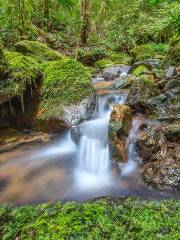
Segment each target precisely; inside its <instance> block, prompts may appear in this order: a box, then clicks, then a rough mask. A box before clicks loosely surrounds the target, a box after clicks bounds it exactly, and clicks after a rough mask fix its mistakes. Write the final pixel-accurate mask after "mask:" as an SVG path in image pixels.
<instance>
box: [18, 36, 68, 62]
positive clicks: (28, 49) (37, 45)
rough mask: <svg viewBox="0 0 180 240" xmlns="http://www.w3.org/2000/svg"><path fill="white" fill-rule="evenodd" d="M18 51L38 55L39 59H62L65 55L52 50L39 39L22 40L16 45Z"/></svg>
mask: <svg viewBox="0 0 180 240" xmlns="http://www.w3.org/2000/svg"><path fill="white" fill-rule="evenodd" d="M14 48H15V49H16V51H17V52H19V53H22V54H25V55H27V54H30V55H33V56H35V57H36V59H37V60H39V61H44V60H45V61H46V60H49V61H50V60H60V59H62V57H63V55H62V54H61V53H59V52H57V51H55V50H52V49H51V48H49V47H48V46H47V45H45V44H43V43H41V42H38V41H28V40H24V41H20V42H17V43H16V44H15V45H14Z"/></svg>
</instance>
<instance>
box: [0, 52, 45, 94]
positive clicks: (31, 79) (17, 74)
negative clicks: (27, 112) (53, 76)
mask: <svg viewBox="0 0 180 240" xmlns="http://www.w3.org/2000/svg"><path fill="white" fill-rule="evenodd" d="M4 55H5V58H6V60H7V62H8V65H9V70H10V75H9V78H8V79H7V81H6V82H4V85H3V86H2V89H1V91H2V92H3V94H5V95H9V96H10V97H14V96H17V97H22V95H23V92H24V91H25V90H26V88H27V86H28V85H31V84H33V83H34V84H35V82H36V80H37V79H38V78H41V77H42V68H41V67H40V65H39V64H38V63H37V62H36V61H35V60H34V59H33V58H32V57H30V56H24V55H22V54H20V53H17V52H9V51H5V52H4Z"/></svg>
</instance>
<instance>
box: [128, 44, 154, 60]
mask: <svg viewBox="0 0 180 240" xmlns="http://www.w3.org/2000/svg"><path fill="white" fill-rule="evenodd" d="M131 54H132V56H133V57H134V58H135V59H136V60H137V59H138V58H139V56H141V57H142V56H146V57H147V58H153V57H154V56H155V55H156V54H157V52H156V50H155V49H154V48H153V47H152V46H150V45H140V46H137V47H135V48H133V49H132V50H131ZM143 60H144V59H143Z"/></svg>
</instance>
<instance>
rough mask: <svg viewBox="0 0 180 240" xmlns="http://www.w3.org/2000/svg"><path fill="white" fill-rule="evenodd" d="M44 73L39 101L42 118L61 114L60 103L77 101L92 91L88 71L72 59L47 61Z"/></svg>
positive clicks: (67, 103)
mask: <svg viewBox="0 0 180 240" xmlns="http://www.w3.org/2000/svg"><path fill="white" fill-rule="evenodd" d="M44 73H45V79H44V84H43V89H42V103H41V109H43V112H42V117H43V118H52V117H58V116H60V115H62V114H63V110H62V108H61V106H62V105H63V106H66V105H70V104H76V103H79V102H80V101H82V100H83V99H84V98H86V97H87V96H88V95H90V94H91V93H92V92H93V91H94V89H93V87H92V85H91V77H90V72H89V71H88V69H87V68H86V67H85V66H83V65H82V64H81V63H79V62H78V61H76V60H74V59H69V58H64V59H62V60H60V61H51V62H48V63H46V64H45V65H44Z"/></svg>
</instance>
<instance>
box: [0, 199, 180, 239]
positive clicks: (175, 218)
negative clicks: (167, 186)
mask: <svg viewBox="0 0 180 240" xmlns="http://www.w3.org/2000/svg"><path fill="white" fill-rule="evenodd" d="M179 211H180V202H179V201H173V200H169V201H160V202H156V201H145V200H144V201H141V200H136V199H132V198H128V199H125V200H116V201H112V200H110V199H106V200H105V199H104V200H99V201H96V202H87V203H81V204H79V203H74V202H68V203H66V204H63V203H60V202H59V203H56V204H41V205H37V206H22V207H18V208H14V209H12V208H8V207H4V208H3V207H1V208H0V223H1V224H0V226H1V227H0V230H1V236H2V239H3V240H11V239H15V238H19V239H25V240H28V239H104V240H106V239H112V240H113V239H123V240H129V239H142V240H143V239H144V240H154V239H157V240H158V239H159V240H160V239H164V240H177V239H179V236H180V235H179V232H180V224H179V223H180V222H179Z"/></svg>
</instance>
